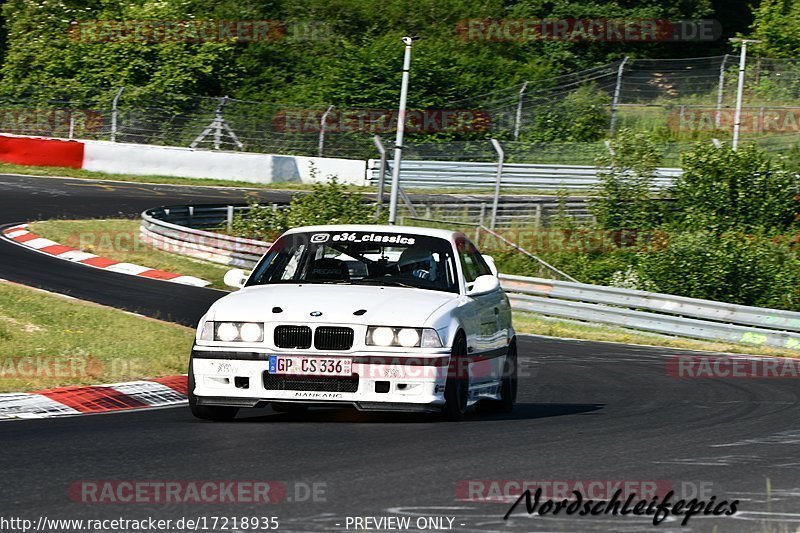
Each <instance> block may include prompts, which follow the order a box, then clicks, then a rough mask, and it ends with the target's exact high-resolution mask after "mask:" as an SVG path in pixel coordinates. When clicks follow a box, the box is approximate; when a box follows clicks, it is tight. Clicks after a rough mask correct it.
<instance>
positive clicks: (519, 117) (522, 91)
mask: <svg viewBox="0 0 800 533" xmlns="http://www.w3.org/2000/svg"><path fill="white" fill-rule="evenodd" d="M527 88H528V82H527V81H526V82H525V83H523V84H522V89H520V90H519V101H518V102H517V116H516V117H515V119H514V140H515V141H518V140H519V124H520V122H521V121H522V97H523V95H524V94H525V89H527Z"/></svg>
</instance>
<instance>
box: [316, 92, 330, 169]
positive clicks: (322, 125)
mask: <svg viewBox="0 0 800 533" xmlns="http://www.w3.org/2000/svg"><path fill="white" fill-rule="evenodd" d="M331 109H333V104H331V105H329V106H328V109H326V110H325V112H324V113H323V114H322V118H321V119H320V121H319V150H318V153H319V156H320V157H322V149H323V148H324V147H325V123H326V122H327V120H328V114H329V113H330V112H331Z"/></svg>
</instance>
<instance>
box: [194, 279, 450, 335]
mask: <svg viewBox="0 0 800 533" xmlns="http://www.w3.org/2000/svg"><path fill="white" fill-rule="evenodd" d="M457 299H458V295H457V294H455V293H449V292H441V291H430V290H422V289H410V288H405V287H375V286H363V285H313V284H302V285H295V284H291V285H260V286H253V287H246V288H244V289H242V290H240V291H237V292H234V293H232V294H229V295H227V296H225V297H223V298H221V299H220V300H218V301H217V302H216V303H215V304H214V305H213V306H212V307H211V309H210V310H209V313H208V315H207V318H208V319H209V320H226V321H242V322H245V321H250V322H261V321H264V322H289V323H315V322H316V323H328V324H331V323H333V324H362V325H387V326H408V327H421V326H424V325H425V321H426V320H427V319H428V318H429V317H430V316H431V315H432V314H433V313H434V312H435V311H436V310H437V309H438V308H440V307H441V306H442V305H445V304H446V303H448V302H454V301H455V300H457ZM276 307H279V308H280V309H281V312H279V313H276V312H274V311H273V309H274V308H276ZM361 310H364V311H365V312H364V313H363V314H359V315H355V314H354V313H355V312H358V311H361ZM311 313H314V314H317V313H321V314H320V315H319V316H312V315H311Z"/></svg>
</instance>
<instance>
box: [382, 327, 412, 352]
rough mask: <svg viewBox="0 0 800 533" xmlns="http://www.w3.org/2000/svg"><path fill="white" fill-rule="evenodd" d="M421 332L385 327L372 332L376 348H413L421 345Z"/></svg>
mask: <svg viewBox="0 0 800 533" xmlns="http://www.w3.org/2000/svg"><path fill="white" fill-rule="evenodd" d="M419 339H420V335H419V331H417V330H416V329H414V328H389V327H385V326H381V327H377V328H374V329H373V330H372V344H374V345H375V346H398V345H399V346H403V347H404V348H413V347H414V346H417V345H418V344H419Z"/></svg>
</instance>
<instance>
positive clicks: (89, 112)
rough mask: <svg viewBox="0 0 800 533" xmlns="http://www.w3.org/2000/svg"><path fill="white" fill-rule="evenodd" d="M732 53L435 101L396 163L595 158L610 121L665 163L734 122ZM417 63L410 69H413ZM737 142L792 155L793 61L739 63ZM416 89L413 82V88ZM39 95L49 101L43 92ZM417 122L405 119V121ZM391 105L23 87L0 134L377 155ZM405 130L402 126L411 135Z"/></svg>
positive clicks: (799, 97) (798, 121) (795, 126)
mask: <svg viewBox="0 0 800 533" xmlns="http://www.w3.org/2000/svg"><path fill="white" fill-rule="evenodd" d="M738 65H739V58H738V56H734V55H725V56H715V57H705V58H692V59H623V60H620V61H616V62H613V63H609V64H607V65H602V66H598V67H595V68H592V69H588V70H585V71H582V72H577V73H572V74H568V75H565V76H560V77H557V78H551V79H546V80H538V81H531V82H526V83H523V84H519V85H515V86H512V87H506V88H502V89H498V90H497V91H493V92H491V93H487V94H483V95H477V96H475V97H472V98H469V99H466V100H459V101H452V102H446V103H443V104H442V105H441V106H440V108H441V109H439V110H425V111H422V112H419V113H418V114H419V115H420V116H419V117H417V118H416V119H414V120H415V121H416V122H415V124H416V125H417V126H418V127H417V129H414V128H409V127H408V126H407V143H406V144H407V146H406V151H405V153H404V157H406V158H412V159H414V158H416V159H423V158H424V159H437V160H473V161H494V160H495V158H496V153H495V151H494V150H493V149H492V147H491V145H490V143H489V142H488V139H489V138H490V137H493V138H497V139H499V140H501V141H502V142H503V147H504V149H505V151H506V160H507V161H508V162H510V163H511V162H532V163H548V164H549V163H552V164H588V165H591V164H594V162H595V160H596V158H597V157H598V155H600V154H602V153H603V152H604V151H605V150H606V147H605V145H604V142H603V140H604V139H605V138H607V136H608V135H609V134H610V133H612V132H613V131H614V130H618V129H619V128H623V127H627V128H632V129H636V130H641V131H648V132H652V133H653V134H654V135H655V137H656V138H657V139H660V142H661V145H662V147H663V155H664V159H663V164H664V165H665V166H676V165H678V163H679V154H680V152H681V151H682V150H684V149H685V148H686V147H687V145H688V144H689V143H690V142H692V141H696V140H701V141H709V142H710V141H711V139H715V138H716V139H722V140H725V139H727V138H728V137H729V136H730V134H731V132H732V129H733V117H734V105H735V99H736V90H737V74H738ZM412 68H413V66H412ZM744 88H745V90H744V94H743V102H744V105H743V112H742V120H741V122H742V138H743V140H747V139H748V138H749V139H751V140H754V141H756V142H758V143H759V144H761V145H762V146H764V147H765V148H766V149H768V150H770V151H772V152H774V153H785V152H787V151H789V150H796V148H795V146H796V144H797V140H798V139H797V134H798V133H800V59H798V60H794V59H785V60H784V59H767V58H758V57H751V58H749V59H748V68H747V71H746V77H745V83H744ZM412 90H413V87H412ZM44 95H46V96H44ZM412 118H413V117H412ZM396 124H397V115H396V111H395V110H374V109H340V108H338V107H336V106H335V105H320V106H316V107H300V106H296V105H290V104H282V103H275V102H256V101H245V100H237V99H232V98H227V97H225V98H209V97H200V96H189V95H178V94H154V93H153V92H152V91H145V90H144V89H141V88H134V87H125V88H109V89H103V90H101V89H94V88H84V87H69V86H65V87H59V88H53V87H28V88H25V89H24V90H19V91H16V92H6V93H4V94H2V95H0V131H4V132H8V133H17V134H26V135H44V136H53V137H62V138H83V139H99V140H112V141H117V142H132V143H143V144H158V145H173V146H187V147H188V146H191V147H196V148H201V149H217V150H241V151H250V152H267V153H276V154H289V155H306V156H316V155H324V156H329V157H350V158H371V157H376V149H375V145H374V143H373V136H374V135H376V134H378V135H381V136H384V137H385V139H386V141H387V142H386V143H385V145H386V146H387V147H388V148H391V140H390V139H389V138H390V137H393V132H394V130H395V129H396ZM408 129H410V130H411V131H408Z"/></svg>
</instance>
